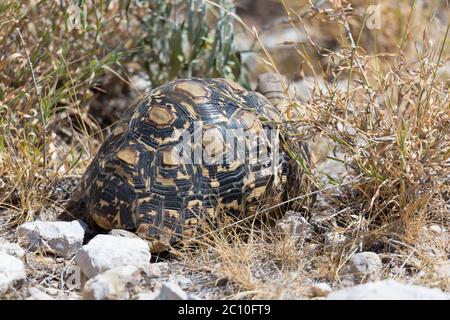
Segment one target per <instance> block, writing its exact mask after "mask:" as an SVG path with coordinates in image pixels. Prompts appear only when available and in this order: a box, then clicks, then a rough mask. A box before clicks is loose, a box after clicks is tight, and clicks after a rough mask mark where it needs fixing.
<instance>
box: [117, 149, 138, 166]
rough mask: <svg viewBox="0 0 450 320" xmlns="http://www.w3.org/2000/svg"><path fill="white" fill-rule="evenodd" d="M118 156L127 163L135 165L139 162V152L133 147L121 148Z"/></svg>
mask: <svg viewBox="0 0 450 320" xmlns="http://www.w3.org/2000/svg"><path fill="white" fill-rule="evenodd" d="M117 158H118V159H120V160H122V161H125V162H126V163H128V164H130V165H132V166H135V165H136V163H137V159H138V152H137V150H135V149H133V148H131V147H126V148H123V149H121V150H120V151H119V152H118V153H117Z"/></svg>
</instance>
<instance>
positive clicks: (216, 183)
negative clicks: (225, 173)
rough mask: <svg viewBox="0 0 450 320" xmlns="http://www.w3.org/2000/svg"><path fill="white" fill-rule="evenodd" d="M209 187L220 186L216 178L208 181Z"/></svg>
mask: <svg viewBox="0 0 450 320" xmlns="http://www.w3.org/2000/svg"><path fill="white" fill-rule="evenodd" d="M210 185H211V188H218V187H220V183H219V181H217V179H214V180H213V181H211V182H210Z"/></svg>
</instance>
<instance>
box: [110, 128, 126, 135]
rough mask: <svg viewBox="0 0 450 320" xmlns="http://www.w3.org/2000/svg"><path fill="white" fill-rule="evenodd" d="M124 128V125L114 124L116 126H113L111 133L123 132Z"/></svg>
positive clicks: (118, 133)
mask: <svg viewBox="0 0 450 320" xmlns="http://www.w3.org/2000/svg"><path fill="white" fill-rule="evenodd" d="M125 129H126V126H124V125H121V126H116V127H115V128H114V130H113V132H112V134H113V135H114V136H118V135H120V134H122V133H124V132H125Z"/></svg>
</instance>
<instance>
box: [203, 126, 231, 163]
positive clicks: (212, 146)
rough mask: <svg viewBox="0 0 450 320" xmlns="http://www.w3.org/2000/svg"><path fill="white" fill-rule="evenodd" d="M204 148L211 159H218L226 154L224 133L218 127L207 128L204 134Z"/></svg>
mask: <svg viewBox="0 0 450 320" xmlns="http://www.w3.org/2000/svg"><path fill="white" fill-rule="evenodd" d="M202 142H203V148H204V151H206V153H207V155H208V156H209V157H217V156H220V155H223V154H224V153H225V152H226V145H225V141H224V138H223V136H222V133H221V132H220V130H219V129H218V128H216V127H211V128H207V129H206V130H205V131H204V132H203V140H202Z"/></svg>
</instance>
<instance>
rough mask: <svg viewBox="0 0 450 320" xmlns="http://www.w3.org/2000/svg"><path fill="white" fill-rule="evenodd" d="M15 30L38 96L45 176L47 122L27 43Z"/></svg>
mask: <svg viewBox="0 0 450 320" xmlns="http://www.w3.org/2000/svg"><path fill="white" fill-rule="evenodd" d="M16 30H17V33H18V34H19V37H20V41H21V42H22V46H23V49H24V51H25V55H26V57H27V61H28V66H29V67H30V70H31V77H32V78H33V86H34V90H35V91H36V96H37V98H38V104H39V113H40V114H41V121H42V127H43V129H44V132H43V137H42V138H43V139H42V140H43V156H44V176H46V175H47V173H46V171H47V170H46V168H47V123H46V121H45V116H44V109H43V108H42V104H41V95H40V93H39V89H38V86H37V81H36V75H35V74H34V70H33V63H32V62H31V59H30V55H29V54H28V50H27V45H26V43H25V40H24V39H23V37H22V33H21V32H20V29H19V28H16Z"/></svg>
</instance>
